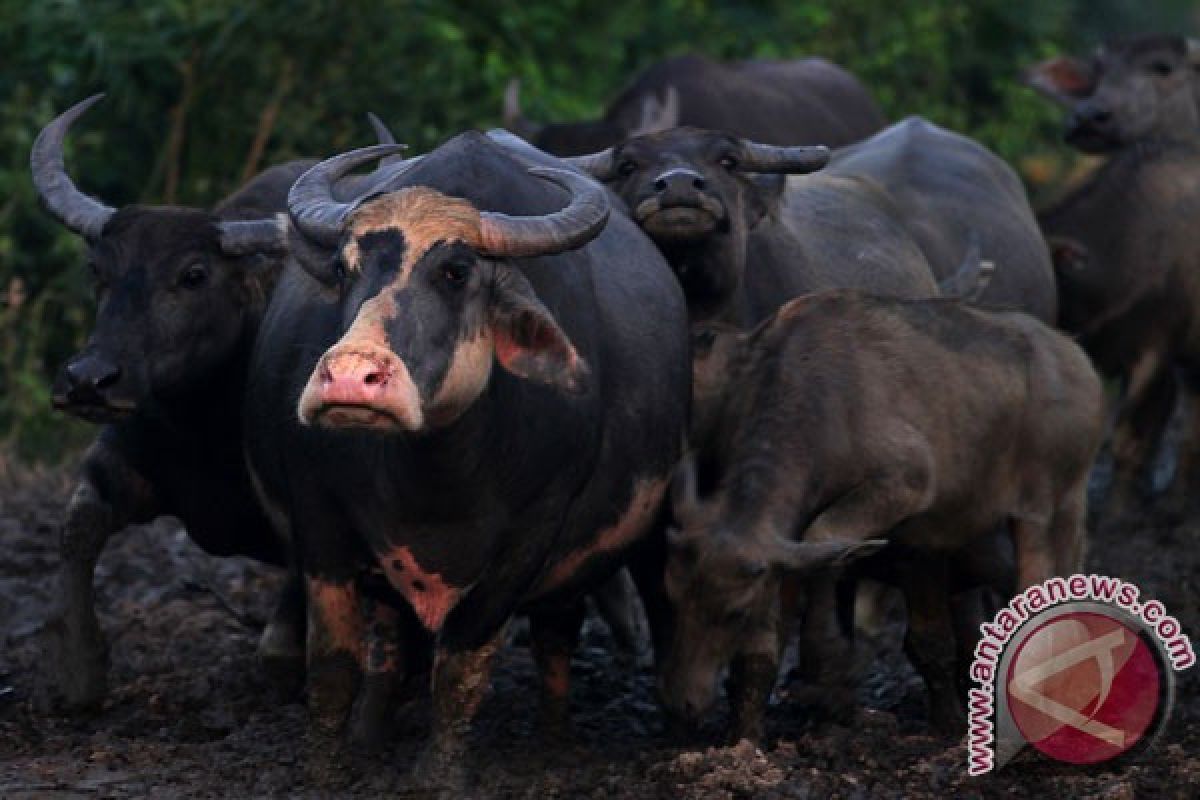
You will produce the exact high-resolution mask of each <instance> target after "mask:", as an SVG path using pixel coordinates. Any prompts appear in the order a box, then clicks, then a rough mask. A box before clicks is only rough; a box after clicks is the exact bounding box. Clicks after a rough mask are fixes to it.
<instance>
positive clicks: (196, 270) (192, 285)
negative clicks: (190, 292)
mask: <svg viewBox="0 0 1200 800" xmlns="http://www.w3.org/2000/svg"><path fill="white" fill-rule="evenodd" d="M206 283H208V268H207V267H205V266H204V265H203V264H192V265H191V266H190V267H188V268H187V269H185V270H184V271H183V274H182V275H180V276H179V285H180V286H182V287H183V288H184V289H199V288H200V287H201V286H203V285H204V284H206Z"/></svg>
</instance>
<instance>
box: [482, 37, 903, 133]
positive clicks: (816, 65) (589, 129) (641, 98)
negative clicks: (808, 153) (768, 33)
mask: <svg viewBox="0 0 1200 800" xmlns="http://www.w3.org/2000/svg"><path fill="white" fill-rule="evenodd" d="M886 124H887V121H886V120H885V119H884V116H883V114H882V113H881V112H880V110H879V106H877V105H876V104H875V101H874V99H872V97H871V95H870V93H869V92H868V91H867V90H866V88H864V87H863V85H862V84H861V83H860V82H859V81H858V79H857V78H855V77H854V76H853V75H851V74H850V73H849V72H847V71H846V70H844V69H842V68H841V67H839V66H837V65H836V64H832V63H830V62H828V61H826V60H825V59H823V58H803V59H796V60H792V61H769V60H754V61H734V62H720V61H712V60H710V59H707V58H704V57H703V56H697V55H686V56H679V57H677V58H671V59H667V60H666V61H661V62H659V63H657V64H655V65H653V66H651V67H650V68H649V69H647V70H646V71H645V72H643V73H642V74H640V75H639V76H638V77H637V78H636V79H635V80H634V81H633V83H632V84H630V86H629V87H628V88H626V89H625V90H624V91H623V92H622V93H621V95H620V97H618V98H617V99H616V100H615V101H614V102H613V104H612V105H611V106H609V108H608V110H607V111H606V112H605V114H604V117H603V118H602V119H599V120H590V121H586V122H569V123H551V124H547V125H539V124H535V123H532V122H530V121H529V120H527V119H525V117H524V116H523V115H522V114H521V108H520V100H519V98H518V84H517V83H516V82H515V81H514V82H512V83H510V84H509V87H508V91H507V92H506V93H505V100H504V125H505V127H507V128H508V129H509V130H511V131H513V132H515V133H517V134H519V135H521V136H523V137H524V138H526V139H528V140H529V141H530V142H531V143H532V144H534V145H535V146H536V147H538V148H540V149H542V150H545V151H546V152H549V153H553V154H555V155H558V156H575V155H581V154H583V153H591V152H594V151H596V150H602V149H604V148H606V147H612V146H613V145H616V144H618V143H620V142H622V141H624V140H625V139H628V138H630V137H633V136H639V135H642V134H648V133H657V132H660V131H664V130H666V129H668V128H674V127H676V126H679V125H686V126H691V127H695V128H708V129H711V130H715V131H722V132H724V133H728V134H731V135H733V136H742V137H745V138H747V139H753V140H755V141H759V142H766V143H768V144H778V145H793V144H826V145H830V146H835V147H836V146H839V145H843V144H850V143H851V142H857V141H859V140H860V139H865V138H866V137H868V136H870V135H871V134H873V133H875V132H876V131H878V130H879V129H880V128H882V127H883V126H884V125H886Z"/></svg>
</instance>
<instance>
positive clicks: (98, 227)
mask: <svg viewBox="0 0 1200 800" xmlns="http://www.w3.org/2000/svg"><path fill="white" fill-rule="evenodd" d="M103 97H104V95H103V94H94V95H92V96H91V97H89V98H88V99H86V100H83V101H81V102H79V103H76V104H75V105H73V106H71V107H70V108H68V109H67V110H66V111H64V112H63V113H62V114H59V115H58V116H57V117H55V119H54V121H53V122H51V123H50V124H49V125H47V126H46V127H44V128H42V132H41V133H39V134H38V137H37V139H36V140H35V141H34V143H33V150H32V152H31V153H30V155H29V168H30V171H31V172H32V173H33V185H34V187H35V188H36V189H37V192H38V197H39V198H40V199H41V201H42V205H43V206H45V208H46V210H47V211H49V212H50V213H51V214H53V215H54V217H55V218H56V219H58V221H59V222H61V223H62V224H63V225H66V226H67V227H68V228H70V229H71V230H73V231H74V232H75V233H78V234H81V235H83V236H86V237H87V238H89V239H95V238H96V237H98V236H99V235H100V232H101V231H102V230H104V225H105V224H106V223H107V222H108V220H109V219H111V218H112V215H113V214H114V213H115V209H113V208H110V207H109V206H106V205H104V204H103V203H101V202H99V201H97V200H93V199H92V198H90V197H88V196H87V195H86V194H84V193H83V192H81V191H79V189H77V188H76V187H75V184H74V183H72V182H71V178H70V177H69V176H68V175H67V168H66V165H65V164H64V163H63V140H64V139H66V136H67V131H68V130H69V129H70V127H71V124H72V123H74V122H75V120H77V119H79V118H80V117H81V116H83V114H84V112H86V111H87V110H88V109H89V108H91V107H92V106H93V105H95V104H96V103H97V102H99V100H100V99H101V98H103Z"/></svg>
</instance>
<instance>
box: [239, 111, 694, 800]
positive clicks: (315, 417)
mask: <svg viewBox="0 0 1200 800" xmlns="http://www.w3.org/2000/svg"><path fill="white" fill-rule="evenodd" d="M383 152H386V151H384V150H379V149H368V150H367V151H363V152H357V153H350V154H347V155H344V156H339V157H337V158H335V159H332V160H331V161H328V162H325V163H324V164H322V165H319V166H318V167H316V168H314V169H313V170H312V171H311V172H309V173H308V174H307V175H305V176H304V177H303V178H301V180H299V181H298V182H297V183H296V185H295V186H294V187H293V189H292V194H291V198H290V200H289V210H290V212H291V215H292V218H293V221H294V224H295V227H296V233H295V235H294V236H293V239H295V240H297V241H295V242H294V243H293V254H294V255H295V258H296V263H295V264H294V265H292V266H289V268H288V269H287V270H286V271H285V274H284V276H283V278H282V280H281V282H280V285H279V287H278V288H277V290H276V292H275V295H274V297H273V299H272V302H271V305H270V307H269V309H268V311H267V315H266V318H265V320H264V322H263V325H262V327H261V331H260V335H259V340H258V344H257V347H256V351H255V356H254V358H253V362H252V369H251V374H252V376H253V379H252V381H251V385H250V388H249V401H248V410H247V413H248V421H249V425H248V430H249V431H250V432H251V436H250V439H249V452H250V461H251V465H252V469H253V470H254V471H255V473H256V474H257V476H258V477H259V479H260V483H261V485H262V487H263V488H264V494H265V496H266V497H267V498H268V499H269V500H270V501H271V502H272V505H273V507H277V509H278V510H279V512H280V513H281V514H282V515H284V516H285V517H286V518H287V519H288V521H289V525H290V532H291V534H292V536H293V538H294V541H295V542H296V544H297V548H298V550H299V554H300V560H301V563H302V565H303V568H304V571H305V574H306V576H307V589H308V600H309V605H310V617H309V625H310V628H309V638H308V665H309V673H308V674H309V705H310V717H311V720H312V727H311V729H312V730H313V732H314V735H316V736H317V737H318V739H323V738H324V737H325V736H327V735H328V734H329V733H331V732H333V731H336V730H338V729H340V728H341V726H342V725H343V724H344V722H345V721H346V720H347V718H348V715H349V713H350V711H351V705H352V702H353V699H354V696H355V693H356V687H357V686H358V682H359V678H360V676H361V674H362V673H363V672H364V671H365V673H366V675H365V690H366V692H367V693H368V694H370V693H371V691H372V686H375V685H379V684H381V683H382V684H386V683H388V682H389V681H390V680H391V676H390V674H389V671H390V670H392V669H394V663H393V658H392V656H393V653H392V652H391V651H390V650H389V649H388V648H389V647H390V646H394V640H393V639H391V638H390V637H388V636H387V635H386V634H385V635H383V636H382V637H380V636H378V635H377V634H379V632H380V631H385V630H386V629H387V627H388V620H387V619H378V618H376V619H375V620H373V623H374V624H371V625H369V626H367V627H366V628H364V625H363V623H362V616H361V612H362V610H363V609H362V602H361V600H362V598H361V596H360V592H359V584H360V579H361V577H362V575H363V574H364V573H369V572H371V571H373V570H377V571H379V572H381V573H382V574H383V575H384V576H385V578H386V580H387V582H388V584H389V585H390V586H391V587H393V588H394V589H395V590H396V591H397V592H399V593H400V594H401V595H402V596H403V597H404V598H405V599H406V600H407V602H408V603H409V604H410V605H411V607H412V608H413V610H414V611H415V612H416V615H417V616H418V617H419V618H420V620H421V622H422V623H423V624H424V626H425V627H426V628H427V629H428V630H429V631H430V632H431V633H433V634H434V635H435V636H436V648H435V650H436V652H435V656H434V665H433V677H432V692H433V719H432V728H433V730H432V738H431V741H430V744H429V748H428V750H427V752H426V754H425V756H424V757H423V758H422V760H421V762H420V768H419V770H418V775H419V776H420V777H421V778H422V779H423V781H425V782H427V783H431V784H436V783H451V784H456V783H459V782H460V781H461V778H462V770H463V769H464V767H463V755H464V749H465V741H464V736H465V734H466V731H467V729H468V727H469V725H470V721H471V718H472V717H473V715H474V713H475V711H476V709H477V708H478V706H479V704H480V702H481V701H482V699H483V695H484V692H485V690H486V688H487V684H488V680H487V675H488V669H489V666H490V663H491V661H492V657H493V656H494V654H495V652H496V649H497V647H498V644H499V642H500V636H501V635H502V631H503V628H504V625H505V623H506V621H507V620H508V619H509V618H510V617H511V616H512V615H513V614H514V613H515V612H516V611H518V609H520V610H524V611H528V613H529V614H530V619H531V634H532V637H533V642H534V651H535V656H536V659H537V661H538V664H539V667H540V669H541V672H542V677H543V709H544V712H545V713H546V714H547V718H548V719H549V720H561V719H562V717H563V715H564V714H565V710H566V691H567V684H568V663H569V656H570V652H571V649H572V646H573V643H574V640H575V636H576V634H577V630H578V626H579V622H580V605H579V599H580V593H581V592H582V591H584V590H585V589H586V588H587V587H589V586H591V585H594V584H595V583H596V582H597V581H599V580H601V579H603V578H605V577H607V576H608V575H610V574H612V572H613V571H614V570H615V569H616V567H617V566H618V564H619V563H620V560H621V559H622V557H623V556H624V554H625V553H626V552H627V551H628V549H629V548H630V547H631V546H632V545H633V544H634V543H635V542H636V541H637V540H638V539H639V538H640V537H641V536H642V534H643V533H644V532H645V531H646V530H647V529H648V528H649V526H650V525H651V524H652V523H653V522H654V521H655V519H656V516H657V515H658V512H659V506H660V499H661V495H662V493H663V491H664V489H665V486H666V482H667V479H668V477H669V474H670V471H671V469H672V468H673V466H674V464H675V462H676V461H677V460H678V458H679V455H680V452H681V448H682V444H683V440H684V435H685V429H686V421H687V407H688V396H689V380H690V372H689V369H688V342H687V320H686V309H685V306H684V300H683V297H682V294H681V292H680V291H679V288H678V285H677V284H676V283H675V281H674V279H673V278H672V276H671V273H670V270H669V269H668V267H667V265H666V264H665V263H664V262H663V261H662V259H661V257H660V256H659V254H658V253H657V251H656V250H655V249H654V247H653V245H652V244H651V243H650V242H649V241H648V240H646V238H645V237H644V236H643V235H642V234H641V233H640V232H639V231H638V230H637V229H636V227H635V226H633V225H632V224H630V223H629V222H628V221H627V220H626V219H624V218H623V217H621V216H619V215H615V216H613V217H612V218H611V219H609V200H608V197H607V195H606V193H605V192H604V190H603V188H602V187H600V186H599V185H597V184H595V183H593V182H592V181H590V180H589V179H587V178H585V177H583V176H580V175H578V174H576V173H572V172H565V171H561V170H559V171H550V172H543V173H541V177H539V176H537V175H532V174H530V163H529V162H528V160H523V159H522V158H520V157H518V155H517V154H516V153H515V152H514V151H510V150H507V149H505V148H504V147H502V146H500V145H499V144H497V143H496V142H494V141H493V140H491V139H488V138H487V137H484V136H482V135H480V134H463V135H460V136H458V137H455V138H454V139H451V140H450V141H449V142H447V143H445V144H444V145H442V146H441V147H439V148H438V149H437V150H435V151H434V152H432V153H431V154H429V155H426V156H424V157H423V158H421V159H414V160H411V161H408V162H405V163H404V164H403V165H401V166H399V167H397V168H396V171H395V175H394V178H393V179H390V180H387V181H384V182H382V183H381V184H379V186H380V189H381V192H377V193H374V194H372V195H371V196H368V197H366V198H363V199H361V200H359V201H356V202H354V203H348V204H344V203H338V202H336V201H335V200H334V199H333V198H332V197H331V196H330V193H329V188H330V185H331V181H333V180H334V179H336V178H337V177H339V176H341V175H342V174H344V173H345V172H347V171H348V170H350V169H352V168H354V166H355V165H357V164H362V163H364V162H365V161H366V160H369V159H370V158H372V157H375V156H378V155H380V154H381V153H383ZM385 616H386V612H385ZM364 641H365V642H366V644H365V645H364ZM364 654H365V655H364ZM360 656H361V660H360Z"/></svg>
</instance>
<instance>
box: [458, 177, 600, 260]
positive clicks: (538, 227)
mask: <svg viewBox="0 0 1200 800" xmlns="http://www.w3.org/2000/svg"><path fill="white" fill-rule="evenodd" d="M529 172H530V174H531V175H537V176H538V177H539V178H543V179H545V180H548V181H550V182H551V183H556V184H558V185H559V186H561V187H562V188H564V189H566V190H567V192H568V193H570V195H571V202H570V203H568V204H567V207H566V208H564V209H563V210H561V211H555V212H554V213H552V214H546V215H544V216H540V217H510V216H509V215H508V214H501V213H499V212H496V211H483V212H480V214H479V235H480V240H481V242H482V244H481V245H480V251H481V252H483V253H486V254H488V255H492V256H501V257H503V256H512V257H515V258H522V257H526V256H543V255H553V254H554V253H561V252H563V251H565V250H574V249H575V248H577V247H582V246H583V245H585V244H587V243H588V242H590V241H591V240H592V239H594V238H596V237H597V236H598V235H599V234H600V231H602V230H604V224H605V223H606V222H607V221H608V212H609V204H608V194H607V193H606V192H605V191H604V188H603V187H602V186H599V185H598V184H596V183H595V182H593V181H591V180H589V179H587V178H585V177H583V176H582V175H578V174H576V173H574V172H570V171H568V170H565V169H549V168H546V167H535V168H533V169H531V170H529Z"/></svg>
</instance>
